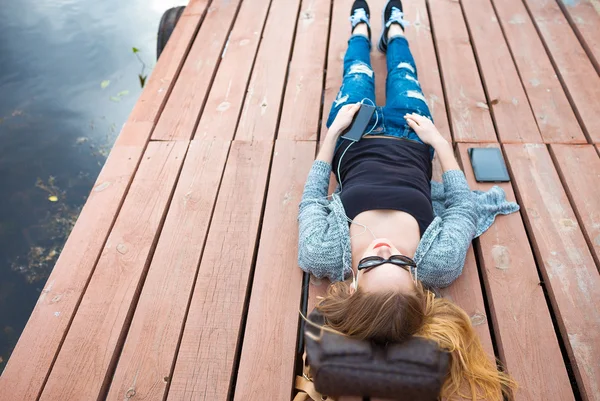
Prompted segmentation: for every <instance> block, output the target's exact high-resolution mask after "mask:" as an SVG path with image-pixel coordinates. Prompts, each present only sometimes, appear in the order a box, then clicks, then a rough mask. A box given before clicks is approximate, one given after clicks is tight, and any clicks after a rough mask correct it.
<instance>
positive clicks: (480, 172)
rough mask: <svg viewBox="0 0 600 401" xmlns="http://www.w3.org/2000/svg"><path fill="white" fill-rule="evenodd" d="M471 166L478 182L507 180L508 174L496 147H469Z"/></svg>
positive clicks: (500, 153) (508, 179) (508, 178)
mask: <svg viewBox="0 0 600 401" xmlns="http://www.w3.org/2000/svg"><path fill="white" fill-rule="evenodd" d="M468 152H469V157H470V159H471V166H473V172H474V173H475V179H476V180H477V181H478V182H508V181H510V176H509V175H508V170H507V169H506V164H504V158H503V157H502V152H501V151H500V149H498V148H469V149H468Z"/></svg>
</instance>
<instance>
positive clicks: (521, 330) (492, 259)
mask: <svg viewBox="0 0 600 401" xmlns="http://www.w3.org/2000/svg"><path fill="white" fill-rule="evenodd" d="M474 147H495V148H498V145H496V144H494V145H480V144H459V145H458V151H459V152H458V153H459V158H460V160H461V162H462V165H463V166H464V171H465V175H466V177H467V180H468V182H469V185H470V186H471V188H472V189H476V190H480V191H487V190H489V189H490V188H492V186H494V185H498V186H500V187H501V188H502V189H503V190H504V192H505V193H506V196H507V199H508V200H510V201H513V202H514V201H515V195H514V192H513V190H512V186H511V184H510V183H500V184H491V183H478V182H477V181H475V177H474V174H473V169H472V167H471V163H470V161H469V155H468V152H467V149H469V148H474ZM475 243H476V247H477V254H478V259H479V264H480V266H481V268H482V269H481V272H482V278H483V283H484V284H485V289H486V294H487V301H488V305H489V308H490V314H491V316H490V318H491V319H492V322H493V324H492V326H493V328H494V332H495V339H496V346H497V348H498V355H499V358H500V360H501V361H502V362H503V363H504V365H505V367H506V369H507V371H508V372H509V373H510V374H511V375H512V376H513V378H514V379H515V380H516V381H517V382H518V383H519V389H518V390H517V391H516V393H515V400H531V401H536V400H551V399H558V400H565V401H567V400H572V399H574V398H573V392H572V390H571V385H570V383H569V377H568V375H567V371H566V369H565V364H564V361H563V359H562V356H561V352H560V347H559V344H558V340H557V338H556V334H555V332H554V327H553V325H552V320H551V317H550V313H549V311H548V305H547V304H546V300H545V298H544V293H543V290H542V287H541V286H540V279H539V275H538V272H537V268H536V264H535V260H534V258H533V254H532V250H531V247H530V246H529V241H528V238H527V233H526V231H525V227H524V225H523V220H522V219H521V216H520V213H513V214H510V215H507V216H498V217H496V220H495V222H494V224H493V225H492V226H491V227H490V228H489V229H488V231H486V232H485V233H483V234H482V235H481V236H480V237H479V239H478V240H476V241H475Z"/></svg>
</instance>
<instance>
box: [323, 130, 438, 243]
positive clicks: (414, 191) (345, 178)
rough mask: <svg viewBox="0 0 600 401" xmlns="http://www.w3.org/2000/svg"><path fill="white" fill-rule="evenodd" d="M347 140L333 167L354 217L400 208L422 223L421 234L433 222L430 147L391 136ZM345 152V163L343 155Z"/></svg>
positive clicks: (350, 212)
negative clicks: (373, 211)
mask: <svg viewBox="0 0 600 401" xmlns="http://www.w3.org/2000/svg"><path fill="white" fill-rule="evenodd" d="M350 143H351V142H350V141H348V140H345V139H344V140H343V142H342V144H341V145H340V146H339V147H338V149H337V151H336V152H335V155H334V158H333V163H332V169H333V172H334V174H335V175H336V177H337V175H338V166H339V174H340V176H339V177H337V178H338V182H341V183H342V193H341V194H340V198H341V200H342V204H343V205H344V209H345V210H346V215H347V216H348V217H349V218H350V219H354V218H355V217H356V216H357V215H359V214H360V213H362V212H365V211H368V210H381V209H389V210H399V211H403V212H406V213H408V214H410V215H411V216H413V217H414V218H415V219H416V220H417V222H418V223H419V229H420V231H421V236H423V233H424V232H425V230H426V229H427V227H428V226H429V224H431V222H432V221H433V217H434V215H433V207H432V205H431V184H430V181H431V159H430V154H429V146H428V145H425V144H422V143H419V142H414V141H409V140H404V139H400V140H399V139H390V138H368V139H362V140H360V141H359V142H356V143H354V144H353V145H352V146H350V148H349V149H348V150H347V151H346V152H345V154H344V151H345V150H346V148H348V146H349V145H350ZM342 154H344V156H343V158H342V160H341V164H339V163H340V157H341V156H342Z"/></svg>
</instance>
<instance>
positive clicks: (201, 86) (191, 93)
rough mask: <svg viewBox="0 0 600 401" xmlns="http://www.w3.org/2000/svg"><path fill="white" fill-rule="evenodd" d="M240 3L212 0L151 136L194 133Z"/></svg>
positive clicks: (182, 137)
mask: <svg viewBox="0 0 600 401" xmlns="http://www.w3.org/2000/svg"><path fill="white" fill-rule="evenodd" d="M239 4H240V0H213V1H212V3H211V5H210V8H209V9H208V12H207V15H206V18H205V19H204V22H203V23H202V26H201V27H200V30H199V31H198V34H197V35H196V39H195V40H194V43H193V45H192V48H191V49H190V53H189V55H188V58H187V60H186V61H185V64H184V65H183V67H182V69H181V73H180V78H179V79H178V81H177V82H176V83H175V86H174V87H173V93H172V95H171V97H170V99H169V102H168V103H167V104H166V105H165V109H164V111H163V113H162V114H161V116H160V119H159V120H158V122H157V123H156V128H155V130H154V132H153V133H152V139H154V140H187V139H190V138H191V137H192V134H193V132H194V128H195V126H196V122H197V121H198V117H199V115H200V113H201V112H202V108H203V106H204V102H205V100H206V97H207V93H208V91H209V88H210V86H211V82H212V79H213V76H214V72H215V70H216V68H217V66H218V64H219V61H220V59H221V54H222V53H223V49H224V46H225V41H226V39H227V37H228V35H229V31H230V27H231V25H232V24H233V21H234V20H235V16H236V13H237V10H238V7H239Z"/></svg>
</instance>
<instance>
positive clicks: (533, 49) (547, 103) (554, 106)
mask: <svg viewBox="0 0 600 401" xmlns="http://www.w3.org/2000/svg"><path fill="white" fill-rule="evenodd" d="M492 3H494V9H495V11H496V14H497V18H498V19H499V21H500V24H501V26H502V29H503V32H504V35H505V37H506V40H507V42H508V44H509V47H510V50H511V53H512V56H513V59H514V61H515V63H516V65H517V68H518V70H519V74H520V76H521V82H522V84H523V86H524V87H525V91H526V92H527V96H528V98H529V102H530V104H531V108H532V109H533V111H534V113H535V117H536V120H537V123H538V127H539V129H540V132H541V134H542V137H543V138H544V142H547V143H548V142H549V143H555V142H564V143H585V142H587V140H586V138H585V136H584V135H583V131H582V130H581V127H580V126H579V123H578V121H577V118H576V117H575V114H574V112H573V109H572V108H571V106H570V104H569V101H568V99H567V97H566V95H565V92H564V90H563V88H562V86H561V84H560V81H559V80H558V78H557V76H556V73H555V72H554V68H553V67H552V63H551V62H550V59H549V58H548V55H547V53H546V50H545V48H544V45H543V43H542V41H541V39H540V37H539V35H538V34H537V31H536V29H535V26H534V25H533V23H532V21H531V19H530V18H529V15H528V13H527V9H526V8H525V6H524V4H523V2H522V1H521V0H502V1H499V0H492Z"/></svg>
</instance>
